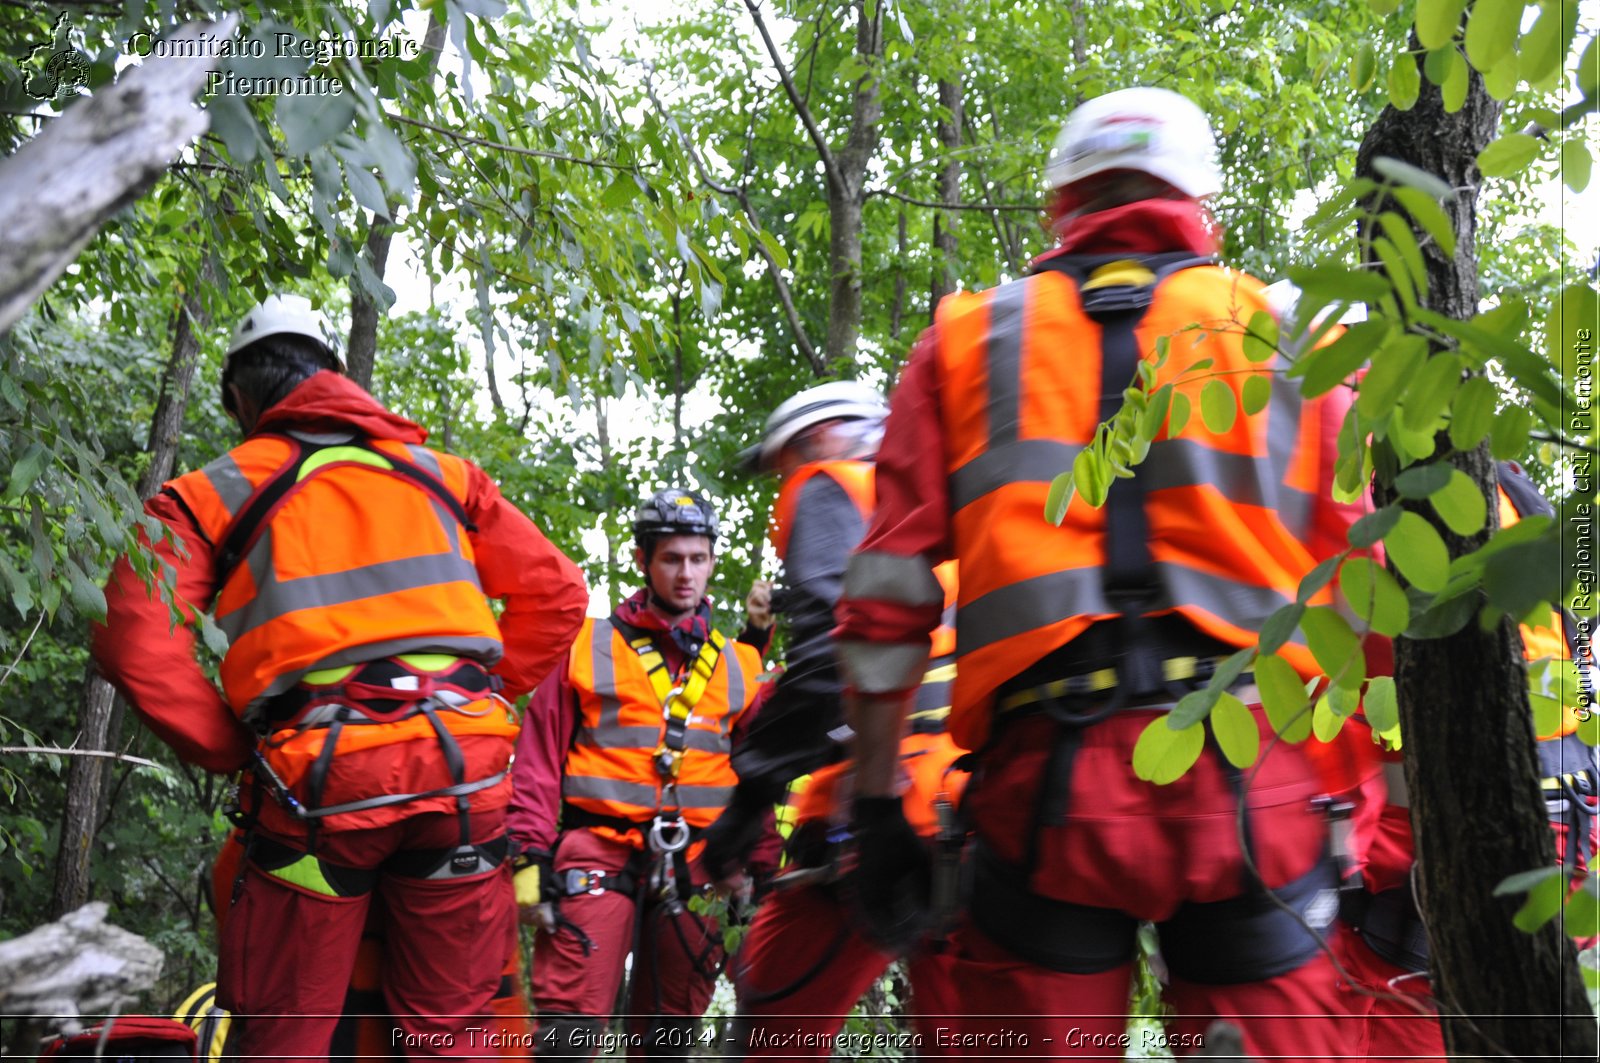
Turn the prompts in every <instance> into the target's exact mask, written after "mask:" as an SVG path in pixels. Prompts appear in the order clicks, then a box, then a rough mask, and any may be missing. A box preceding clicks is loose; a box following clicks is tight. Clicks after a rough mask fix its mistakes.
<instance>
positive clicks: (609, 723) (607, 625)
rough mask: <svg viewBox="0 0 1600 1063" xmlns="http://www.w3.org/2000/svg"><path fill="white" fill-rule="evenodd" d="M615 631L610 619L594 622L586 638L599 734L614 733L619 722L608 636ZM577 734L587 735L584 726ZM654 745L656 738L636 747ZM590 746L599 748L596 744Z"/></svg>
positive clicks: (614, 665) (614, 664)
mask: <svg viewBox="0 0 1600 1063" xmlns="http://www.w3.org/2000/svg"><path fill="white" fill-rule="evenodd" d="M616 630H617V629H616V627H615V626H614V625H613V624H612V623H611V621H610V620H596V621H595V622H594V629H593V631H592V632H591V633H590V636H589V672H590V675H592V676H593V678H594V694H595V697H597V698H599V699H600V715H599V718H598V719H597V720H596V722H595V728H596V730H598V731H599V732H601V733H605V732H608V731H613V730H616V729H617V728H618V727H619V726H620V723H621V720H622V702H621V701H620V700H619V699H618V698H617V662H616V660H615V658H613V657H612V656H611V647H612V645H613V642H614V640H613V637H612V636H613V635H614V634H615V632H616ZM628 652H630V653H631V652H633V651H632V650H629V651H628ZM581 731H582V732H587V731H589V728H588V727H587V726H585V727H583V728H582V729H581ZM657 734H659V729H657ZM655 743H656V739H655V738H651V739H649V740H648V742H640V743H636V744H637V745H651V746H654V745H655ZM590 744H591V745H601V743H600V742H599V741H594V742H591V743H590Z"/></svg>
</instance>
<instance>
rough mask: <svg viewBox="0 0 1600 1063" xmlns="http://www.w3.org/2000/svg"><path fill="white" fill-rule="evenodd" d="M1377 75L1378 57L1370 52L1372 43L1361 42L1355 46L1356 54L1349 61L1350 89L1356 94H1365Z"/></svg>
mask: <svg viewBox="0 0 1600 1063" xmlns="http://www.w3.org/2000/svg"><path fill="white" fill-rule="evenodd" d="M1377 73H1378V56H1377V53H1376V52H1374V51H1373V50H1372V42H1371V41H1369V40H1363V41H1362V42H1361V43H1360V44H1359V45H1357V46H1356V54H1355V55H1354V56H1352V57H1351V59H1350V87H1351V88H1353V89H1355V90H1356V91H1357V92H1366V91H1367V89H1369V88H1371V87H1372V79H1373V78H1374V77H1376V76H1377Z"/></svg>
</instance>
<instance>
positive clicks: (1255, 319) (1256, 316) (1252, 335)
mask: <svg viewBox="0 0 1600 1063" xmlns="http://www.w3.org/2000/svg"><path fill="white" fill-rule="evenodd" d="M1277 352H1278V321H1277V319H1276V318H1274V317H1273V316H1272V315H1271V314H1269V313H1268V312H1267V311H1265V310H1257V311H1256V312H1255V313H1253V314H1251V315H1250V323H1249V324H1248V325H1246V326H1245V334H1244V356H1245V357H1246V358H1248V359H1250V360H1251V361H1252V362H1265V361H1266V360H1267V359H1269V358H1271V357H1272V356H1273V355H1274V354H1276V353H1277Z"/></svg>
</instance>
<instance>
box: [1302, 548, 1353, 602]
mask: <svg viewBox="0 0 1600 1063" xmlns="http://www.w3.org/2000/svg"><path fill="white" fill-rule="evenodd" d="M1343 560H1344V556H1343V555H1342V554H1335V555H1333V556H1332V557H1326V558H1323V559H1322V560H1321V561H1320V562H1318V564H1317V567H1316V568H1313V569H1312V570H1311V571H1310V572H1307V573H1306V574H1305V576H1303V577H1302V578H1301V580H1300V589H1299V590H1298V591H1296V592H1295V601H1297V602H1298V603H1300V604H1301V605H1305V604H1306V603H1307V602H1309V601H1311V599H1312V598H1315V597H1316V596H1317V593H1318V592H1319V591H1321V590H1322V588H1324V587H1326V586H1327V585H1328V584H1329V583H1331V582H1332V581H1333V574H1334V573H1335V572H1337V571H1339V562H1341V561H1343Z"/></svg>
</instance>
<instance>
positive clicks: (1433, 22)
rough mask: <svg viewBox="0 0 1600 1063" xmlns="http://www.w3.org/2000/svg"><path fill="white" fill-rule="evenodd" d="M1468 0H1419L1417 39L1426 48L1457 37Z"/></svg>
mask: <svg viewBox="0 0 1600 1063" xmlns="http://www.w3.org/2000/svg"><path fill="white" fill-rule="evenodd" d="M1466 7H1467V0H1417V15H1416V25H1415V29H1416V33H1417V40H1418V41H1421V42H1422V46H1423V47H1424V48H1438V47H1440V46H1441V45H1444V44H1447V43H1449V42H1450V41H1452V40H1454V39H1455V35H1456V27H1457V26H1459V25H1460V24H1461V12H1463V11H1465V10H1466Z"/></svg>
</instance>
